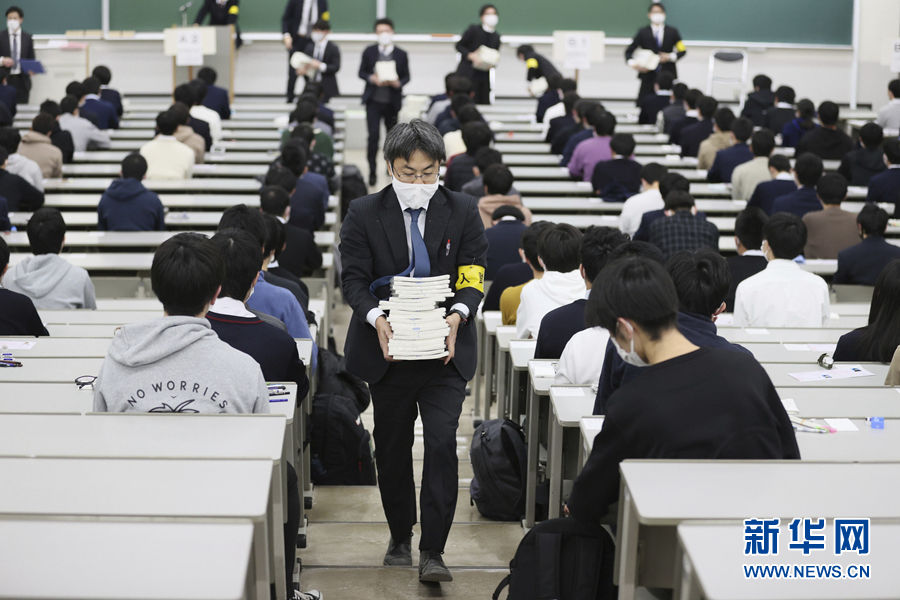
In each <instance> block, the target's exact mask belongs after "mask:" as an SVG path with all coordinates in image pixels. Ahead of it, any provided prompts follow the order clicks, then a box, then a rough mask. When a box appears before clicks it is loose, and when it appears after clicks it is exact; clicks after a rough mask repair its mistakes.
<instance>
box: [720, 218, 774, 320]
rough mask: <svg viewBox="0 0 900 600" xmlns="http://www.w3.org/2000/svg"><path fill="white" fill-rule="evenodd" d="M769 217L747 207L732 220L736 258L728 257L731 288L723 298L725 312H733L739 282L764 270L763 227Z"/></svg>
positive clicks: (766, 262) (765, 261)
mask: <svg viewBox="0 0 900 600" xmlns="http://www.w3.org/2000/svg"><path fill="white" fill-rule="evenodd" d="M768 220H769V217H768V216H767V215H766V213H764V212H763V211H762V209H760V208H755V207H747V208H745V209H744V210H742V211H741V212H740V213H738V216H737V218H736V219H735V220H734V243H735V246H736V247H737V256H729V257H728V258H727V259H726V260H727V261H728V270H729V271H730V272H731V286H730V287H729V288H728V295H727V296H725V306H726V307H727V308H726V309H725V311H726V312H733V311H734V293H735V291H737V286H738V284H739V283H740V282H742V281H743V280H745V279H747V278H748V277H750V276H751V275H756V274H757V273H759V272H760V271H762V270H763V269H765V268H766V264H768V262H769V261H768V260H766V257H765V255H764V254H763V251H762V240H763V227H764V226H765V224H766V221H768Z"/></svg>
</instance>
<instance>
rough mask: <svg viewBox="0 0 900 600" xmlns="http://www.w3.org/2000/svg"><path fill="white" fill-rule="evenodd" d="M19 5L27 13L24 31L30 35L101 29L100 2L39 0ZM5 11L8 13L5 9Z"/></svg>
mask: <svg viewBox="0 0 900 600" xmlns="http://www.w3.org/2000/svg"><path fill="white" fill-rule="evenodd" d="M18 5H19V6H21V7H22V10H23V11H25V20H24V29H25V31H27V32H28V33H65V32H66V31H68V30H71V29H100V27H101V17H100V12H101V9H100V5H101V2H100V0H37V1H35V2H27V1H22V2H19V3H18ZM5 6H8V4H7V5H5ZM3 11H4V12H6V8H5V7H4V9H3Z"/></svg>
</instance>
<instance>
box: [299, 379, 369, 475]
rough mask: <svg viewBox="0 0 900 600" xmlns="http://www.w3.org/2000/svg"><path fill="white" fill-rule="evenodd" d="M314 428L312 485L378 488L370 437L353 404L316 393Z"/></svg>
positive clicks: (346, 400) (347, 399) (312, 435)
mask: <svg viewBox="0 0 900 600" xmlns="http://www.w3.org/2000/svg"><path fill="white" fill-rule="evenodd" d="M311 425H312V427H311V429H312V433H311V444H312V473H311V476H312V481H313V483H315V484H316V485H375V462H374V460H373V459H372V445H371V437H370V436H369V432H368V431H366V428H365V427H364V426H363V424H362V419H360V417H359V411H358V410H357V409H356V403H355V402H354V401H353V400H351V399H350V398H347V397H346V396H340V395H337V394H324V393H321V392H319V393H317V394H316V395H315V398H314V399H313V410H312V419H311Z"/></svg>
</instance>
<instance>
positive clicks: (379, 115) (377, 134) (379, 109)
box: [366, 102, 398, 173]
mask: <svg viewBox="0 0 900 600" xmlns="http://www.w3.org/2000/svg"><path fill="white" fill-rule="evenodd" d="M397 114H398V111H397V109H395V108H394V107H393V105H391V104H384V103H382V102H369V103H368V104H366V124H367V125H368V128H369V145H368V148H367V150H368V158H369V173H375V170H376V169H377V168H378V167H377V165H378V160H377V157H378V143H379V142H380V141H381V139H380V138H381V120H382V119H384V130H385V132H388V131H390V130H391V128H392V127H393V126H394V125H396V124H397Z"/></svg>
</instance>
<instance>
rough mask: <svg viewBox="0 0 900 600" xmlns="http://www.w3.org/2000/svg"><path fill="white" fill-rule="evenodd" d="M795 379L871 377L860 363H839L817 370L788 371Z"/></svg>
mask: <svg viewBox="0 0 900 600" xmlns="http://www.w3.org/2000/svg"><path fill="white" fill-rule="evenodd" d="M788 375H790V376H791V377H793V378H794V379H796V380H797V381H830V380H832V379H853V378H854V377H871V376H872V375H874V373H872V372H871V371H866V370H865V369H863V368H862V367H861V366H860V365H841V366H840V367H837V368H834V369H830V370H828V369H819V370H818V371H802V372H800V373H788Z"/></svg>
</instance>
